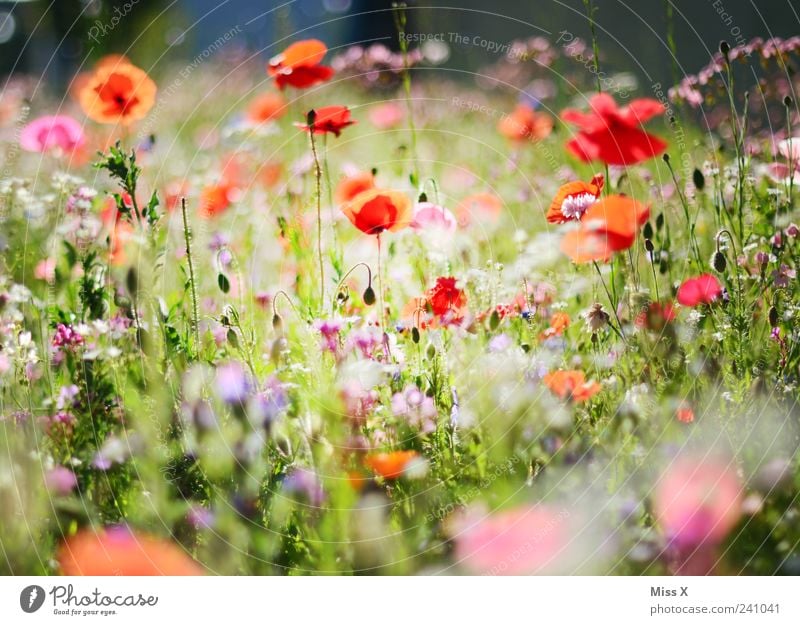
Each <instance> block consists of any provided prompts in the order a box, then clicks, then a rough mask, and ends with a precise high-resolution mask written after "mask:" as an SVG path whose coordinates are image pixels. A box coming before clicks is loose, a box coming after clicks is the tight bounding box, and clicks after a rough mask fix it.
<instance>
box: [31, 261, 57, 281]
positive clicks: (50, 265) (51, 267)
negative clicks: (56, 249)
mask: <svg viewBox="0 0 800 625" xmlns="http://www.w3.org/2000/svg"><path fill="white" fill-rule="evenodd" d="M33 277H34V278H36V279H37V280H46V281H47V282H52V281H53V279H54V278H55V277H56V259H55V258H45V259H43V260H40V261H39V262H38V263H37V265H36V269H34V270H33Z"/></svg>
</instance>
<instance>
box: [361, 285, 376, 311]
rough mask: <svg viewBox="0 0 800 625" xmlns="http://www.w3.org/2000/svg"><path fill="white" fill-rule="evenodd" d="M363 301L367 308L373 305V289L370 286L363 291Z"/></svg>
mask: <svg viewBox="0 0 800 625" xmlns="http://www.w3.org/2000/svg"><path fill="white" fill-rule="evenodd" d="M363 299H364V303H365V304H366V305H367V306H372V305H373V304H374V303H375V289H373V288H372V285H371V284H370V285H369V286H368V287H367V288H366V289H365V290H364V296H363Z"/></svg>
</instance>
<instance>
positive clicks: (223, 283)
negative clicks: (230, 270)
mask: <svg viewBox="0 0 800 625" xmlns="http://www.w3.org/2000/svg"><path fill="white" fill-rule="evenodd" d="M217 285H218V286H219V290H220V291H222V292H223V293H227V292H228V291H230V290H231V281H230V280H228V276H226V275H225V274H224V273H221V274H219V275H218V276H217Z"/></svg>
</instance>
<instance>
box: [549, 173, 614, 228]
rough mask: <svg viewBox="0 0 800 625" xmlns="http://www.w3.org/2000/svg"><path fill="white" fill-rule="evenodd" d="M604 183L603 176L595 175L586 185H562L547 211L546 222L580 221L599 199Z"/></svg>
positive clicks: (575, 182)
mask: <svg viewBox="0 0 800 625" xmlns="http://www.w3.org/2000/svg"><path fill="white" fill-rule="evenodd" d="M604 182H605V177H604V176H603V174H597V175H596V176H595V177H594V178H592V181H591V182H588V183H586V182H582V181H580V180H576V181H574V182H568V183H567V184H565V185H562V186H561V187H560V188H559V190H558V192H557V193H556V197H555V198H553V203H552V204H550V209H549V210H548V211H547V221H549V222H550V223H551V224H563V223H566V222H568V221H572V220H575V221H580V219H581V218H582V217H583V215H584V213H585V212H586V211H587V209H588V208H589V207H590V206H591V205H592V204H594V203H595V202H596V201H597V200H598V199H600V193H601V192H602V190H603V184H604Z"/></svg>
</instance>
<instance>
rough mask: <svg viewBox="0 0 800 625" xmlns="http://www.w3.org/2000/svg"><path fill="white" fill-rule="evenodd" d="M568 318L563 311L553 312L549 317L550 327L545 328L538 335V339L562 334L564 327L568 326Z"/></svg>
mask: <svg viewBox="0 0 800 625" xmlns="http://www.w3.org/2000/svg"><path fill="white" fill-rule="evenodd" d="M569 323H570V319H569V315H568V314H567V313H565V312H555V313H553V315H552V316H551V317H550V327H549V328H547V330H545V331H544V332H542V334H541V335H540V336H539V338H540V339H542V340H543V339H549V338H550V337H553V336H561V335H562V334H564V332H565V331H566V329H567V328H568V327H569Z"/></svg>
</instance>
